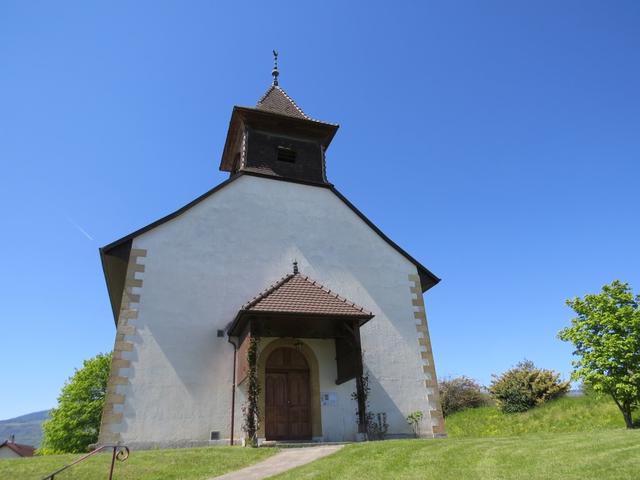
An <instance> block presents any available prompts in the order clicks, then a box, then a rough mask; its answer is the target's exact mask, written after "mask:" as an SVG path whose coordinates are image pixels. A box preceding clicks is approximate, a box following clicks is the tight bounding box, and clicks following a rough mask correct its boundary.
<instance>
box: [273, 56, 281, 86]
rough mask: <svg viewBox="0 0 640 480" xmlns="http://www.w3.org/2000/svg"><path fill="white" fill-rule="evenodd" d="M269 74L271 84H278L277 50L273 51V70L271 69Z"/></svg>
mask: <svg viewBox="0 0 640 480" xmlns="http://www.w3.org/2000/svg"><path fill="white" fill-rule="evenodd" d="M271 75H273V85H274V86H276V87H277V86H278V75H280V72H279V71H278V51H277V50H274V51H273V70H271Z"/></svg>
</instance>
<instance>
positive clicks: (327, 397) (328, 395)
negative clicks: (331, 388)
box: [320, 392, 338, 407]
mask: <svg viewBox="0 0 640 480" xmlns="http://www.w3.org/2000/svg"><path fill="white" fill-rule="evenodd" d="M320 403H322V406H323V407H335V406H336V405H337V404H338V395H337V394H336V392H322V393H321V394H320Z"/></svg>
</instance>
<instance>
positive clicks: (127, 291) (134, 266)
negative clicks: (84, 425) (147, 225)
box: [98, 248, 147, 445]
mask: <svg viewBox="0 0 640 480" xmlns="http://www.w3.org/2000/svg"><path fill="white" fill-rule="evenodd" d="M146 256H147V251H146V250H143V249H141V248H132V249H131V252H130V254H129V263H128V265H127V275H126V278H125V283H124V291H123V292H122V303H121V307H120V312H119V314H118V327H117V330H116V341H115V345H114V347H113V359H112V360H111V372H110V374H109V380H108V381H107V394H106V398H105V403H104V409H103V411H102V420H101V422H100V435H99V439H98V443H99V444H100V445H104V444H107V443H117V442H120V441H121V434H120V425H121V424H122V422H123V416H124V413H123V410H124V402H125V395H126V389H127V386H128V385H129V376H130V374H131V373H130V367H131V360H130V359H129V358H127V357H128V356H129V353H128V352H132V351H133V341H132V340H133V338H132V337H133V336H134V335H135V333H136V327H135V325H134V324H133V323H132V321H135V320H136V319H137V318H138V304H139V303H140V289H141V288H142V274H143V273H144V269H145V266H144V264H143V263H142V262H141V261H140V260H141V259H143V258H144V257H146Z"/></svg>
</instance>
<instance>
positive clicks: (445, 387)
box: [438, 376, 487, 417]
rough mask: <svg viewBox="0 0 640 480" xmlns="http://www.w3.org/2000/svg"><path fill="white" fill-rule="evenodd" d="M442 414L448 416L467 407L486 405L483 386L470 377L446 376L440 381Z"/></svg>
mask: <svg viewBox="0 0 640 480" xmlns="http://www.w3.org/2000/svg"><path fill="white" fill-rule="evenodd" d="M438 388H439V391H440V403H441V404H442V414H443V415H444V416H445V417H446V416H447V415H451V414H452V413H454V412H459V411H460V410H464V409H466V408H475V407H481V406H483V405H485V404H486V403H487V402H486V398H485V395H484V394H483V393H482V387H481V386H480V385H479V384H478V383H477V382H476V381H475V380H473V379H471V378H469V377H465V376H462V377H455V378H445V379H441V380H440V381H439V382H438Z"/></svg>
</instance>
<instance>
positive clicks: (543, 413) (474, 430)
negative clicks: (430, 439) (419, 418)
mask: <svg viewBox="0 0 640 480" xmlns="http://www.w3.org/2000/svg"><path fill="white" fill-rule="evenodd" d="M446 423H447V433H448V434H449V437H453V438H460V437H504V436H508V435H520V434H523V433H542V432H581V431H600V430H609V429H612V428H624V420H623V419H622V414H621V413H620V410H618V407H616V405H615V403H613V400H612V399H611V398H609V397H601V398H597V397H593V396H585V397H563V398H559V399H557V400H553V401H551V402H548V403H546V404H544V405H542V406H540V407H537V408H534V409H533V410H529V411H528V412H524V413H514V414H503V413H500V412H499V411H498V409H497V408H496V407H480V408H471V409H469V410H464V411H462V412H458V413H454V414H453V415H451V416H449V417H447V419H446Z"/></svg>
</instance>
